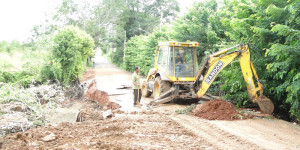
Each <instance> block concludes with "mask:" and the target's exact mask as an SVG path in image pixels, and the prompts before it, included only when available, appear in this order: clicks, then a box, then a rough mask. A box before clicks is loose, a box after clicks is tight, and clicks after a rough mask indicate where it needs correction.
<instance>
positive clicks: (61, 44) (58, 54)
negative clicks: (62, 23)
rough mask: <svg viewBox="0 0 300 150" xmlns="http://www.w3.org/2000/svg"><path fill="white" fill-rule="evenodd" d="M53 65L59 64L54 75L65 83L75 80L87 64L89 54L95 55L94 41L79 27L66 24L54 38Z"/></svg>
mask: <svg viewBox="0 0 300 150" xmlns="http://www.w3.org/2000/svg"><path fill="white" fill-rule="evenodd" d="M54 43H55V46H54V48H53V55H54V60H53V62H52V65H53V66H59V69H56V71H57V72H54V76H55V77H56V78H57V79H58V80H60V81H62V82H63V83H64V84H65V85H68V84H70V83H71V82H72V81H75V80H76V79H77V78H78V76H79V75H81V74H82V73H83V72H84V70H85V66H86V60H87V58H88V56H92V55H93V48H94V41H93V39H92V38H91V37H90V36H89V35H88V34H86V33H85V32H84V31H81V30H80V29H79V28H76V27H73V26H66V27H65V28H63V29H62V30H60V31H59V32H58V33H57V34H56V35H55V38H54Z"/></svg>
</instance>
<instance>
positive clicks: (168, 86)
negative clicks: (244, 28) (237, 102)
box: [142, 42, 274, 114]
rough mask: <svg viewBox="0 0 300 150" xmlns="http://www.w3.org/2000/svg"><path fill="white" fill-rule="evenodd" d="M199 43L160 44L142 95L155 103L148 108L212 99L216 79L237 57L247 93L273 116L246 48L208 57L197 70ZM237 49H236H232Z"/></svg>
mask: <svg viewBox="0 0 300 150" xmlns="http://www.w3.org/2000/svg"><path fill="white" fill-rule="evenodd" d="M197 47H199V43H196V42H160V43H159V45H158V48H157V50H156V57H155V67H154V68H151V69H150V70H149V73H148V75H147V78H146V80H145V81H144V82H143V85H142V95H143V96H146V97H149V96H151V94H153V97H154V100H153V101H151V102H150V104H149V105H157V104H161V103H166V102H169V101H172V100H174V99H199V98H200V99H201V98H205V97H206V98H207V97H208V98H213V97H212V96H211V95H208V94H206V91H207V89H208V88H209V87H210V85H211V84H212V82H213V81H214V80H215V78H216V76H217V75H218V74H219V73H220V71H222V70H223V69H224V68H225V67H226V66H227V65H228V64H229V63H230V62H232V61H233V60H235V59H236V58H238V60H239V62H240V66H241V69H242V73H243V76H244V80H245V82H246V84H247V90H248V93H249V97H250V99H251V100H252V102H254V103H257V104H258V105H259V108H260V110H261V111H262V112H263V113H266V114H272V112H273V110H274V105H273V103H272V101H271V100H270V99H269V98H267V97H266V96H264V95H263V85H262V84H261V83H260V82H259V80H258V76H257V73H256V70H255V68H254V66H253V63H252V61H251V59H250V51H249V48H248V46H247V45H242V44H238V45H235V46H233V47H231V48H228V49H224V50H221V51H218V52H216V53H213V54H211V55H209V56H208V57H207V58H206V59H204V61H203V63H202V67H201V68H200V70H198V61H197V57H196V48H197ZM233 49H236V50H233Z"/></svg>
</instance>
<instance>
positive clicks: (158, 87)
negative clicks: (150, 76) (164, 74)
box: [153, 76, 171, 99]
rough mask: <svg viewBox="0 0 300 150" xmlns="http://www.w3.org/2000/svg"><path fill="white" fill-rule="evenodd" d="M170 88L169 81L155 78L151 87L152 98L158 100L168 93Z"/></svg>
mask: <svg viewBox="0 0 300 150" xmlns="http://www.w3.org/2000/svg"><path fill="white" fill-rule="evenodd" d="M170 88H171V83H170V82H169V81H162V80H161V78H160V76H158V77H156V78H155V81H154V87H153V97H154V99H156V98H158V97H159V96H160V95H161V94H163V93H165V92H167V91H169V90H170Z"/></svg>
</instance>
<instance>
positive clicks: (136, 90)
mask: <svg viewBox="0 0 300 150" xmlns="http://www.w3.org/2000/svg"><path fill="white" fill-rule="evenodd" d="M139 72H140V67H139V66H136V67H135V69H134V73H133V74H132V83H133V105H134V106H136V105H137V104H140V102H141V95H142V90H141V79H140V75H139Z"/></svg>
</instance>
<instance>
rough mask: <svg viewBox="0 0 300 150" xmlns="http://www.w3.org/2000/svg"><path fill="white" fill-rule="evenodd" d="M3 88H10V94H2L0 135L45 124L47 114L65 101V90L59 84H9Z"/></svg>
mask: <svg viewBox="0 0 300 150" xmlns="http://www.w3.org/2000/svg"><path fill="white" fill-rule="evenodd" d="M2 89H9V91H8V92H7V93H9V95H7V96H6V95H2V96H3V97H2V99H1V104H0V110H1V111H0V137H1V136H3V135H5V134H8V133H15V132H20V131H26V130H28V129H30V128H33V127H36V126H41V125H44V124H45V123H46V122H47V121H48V118H47V117H46V116H47V115H48V114H49V113H51V112H52V111H53V110H55V109H56V107H57V104H59V103H63V102H64V101H65V94H64V91H63V89H62V87H61V86H59V85H57V84H45V85H38V86H35V85H30V87H29V88H23V87H17V86H10V85H8V84H7V85H2ZM3 91H4V90H3ZM3 91H2V92H3ZM4 92H5V91H4Z"/></svg>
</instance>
